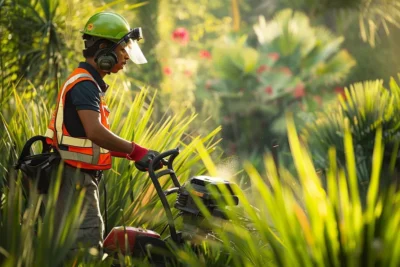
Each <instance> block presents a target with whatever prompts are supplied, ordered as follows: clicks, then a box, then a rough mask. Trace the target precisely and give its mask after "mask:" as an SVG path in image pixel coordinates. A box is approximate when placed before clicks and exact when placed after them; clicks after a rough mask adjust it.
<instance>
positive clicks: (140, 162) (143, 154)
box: [127, 143, 163, 172]
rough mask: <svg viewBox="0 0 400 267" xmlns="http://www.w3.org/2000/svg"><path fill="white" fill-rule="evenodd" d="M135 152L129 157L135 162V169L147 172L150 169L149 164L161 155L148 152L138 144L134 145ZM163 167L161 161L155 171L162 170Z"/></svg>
mask: <svg viewBox="0 0 400 267" xmlns="http://www.w3.org/2000/svg"><path fill="white" fill-rule="evenodd" d="M132 147H133V150H132V152H131V153H130V154H129V155H128V156H127V158H128V159H130V160H133V161H135V167H136V168H137V169H138V170H139V171H143V172H146V171H147V170H148V169H149V164H150V162H151V161H152V160H153V158H154V157H156V156H158V155H159V154H160V153H159V152H157V151H155V150H148V149H146V148H144V147H141V146H139V145H138V144H135V143H132ZM162 166H163V164H162V162H161V161H160V162H159V163H158V164H157V166H154V170H158V169H161V168H162Z"/></svg>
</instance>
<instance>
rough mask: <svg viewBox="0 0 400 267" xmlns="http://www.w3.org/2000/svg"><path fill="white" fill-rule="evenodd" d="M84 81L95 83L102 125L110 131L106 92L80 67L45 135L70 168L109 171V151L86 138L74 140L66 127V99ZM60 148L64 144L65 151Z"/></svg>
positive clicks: (65, 87)
mask: <svg viewBox="0 0 400 267" xmlns="http://www.w3.org/2000/svg"><path fill="white" fill-rule="evenodd" d="M81 81H92V82H94V83H95V84H96V86H97V88H98V89H99V94H100V99H101V101H100V115H101V124H103V126H104V127H106V128H107V129H110V125H109V123H108V115H109V114H110V111H109V109H108V108H107V105H106V103H105V102H104V92H103V91H102V90H101V89H100V86H99V85H98V84H97V82H96V81H95V80H94V78H93V77H92V75H90V73H89V72H88V71H87V70H85V69H82V68H77V69H75V70H74V71H73V72H72V74H71V75H70V76H69V77H68V79H67V81H66V82H65V83H64V84H63V86H62V87H61V90H60V92H59V93H58V98H57V106H56V108H55V110H54V112H53V114H52V117H51V120H50V124H49V127H48V129H47V131H46V134H45V136H46V141H47V143H48V144H50V145H52V146H53V147H55V148H56V149H57V150H58V152H59V153H60V156H61V158H62V159H63V161H64V162H65V163H67V164H69V165H71V166H74V167H76V168H82V169H90V170H107V169H110V168H111V154H110V151H108V150H106V149H104V148H101V147H99V146H98V145H96V144H95V143H93V142H92V141H91V140H89V139H88V138H86V137H72V136H71V135H70V134H69V133H68V131H67V129H66V128H65V125H64V106H65V96H66V95H67V93H68V91H69V90H71V89H72V88H73V87H74V86H75V84H77V83H79V82H81ZM60 145H62V149H60V147H59V146H60ZM65 148H66V149H65Z"/></svg>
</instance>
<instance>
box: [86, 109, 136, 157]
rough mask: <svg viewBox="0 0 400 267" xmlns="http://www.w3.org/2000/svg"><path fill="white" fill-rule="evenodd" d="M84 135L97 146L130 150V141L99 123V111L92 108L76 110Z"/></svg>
mask: <svg viewBox="0 0 400 267" xmlns="http://www.w3.org/2000/svg"><path fill="white" fill-rule="evenodd" d="M78 115H79V118H80V120H81V122H82V125H83V128H84V129H85V133H86V136H87V138H88V139H89V140H91V141H92V142H93V143H95V144H97V145H98V146H100V147H102V148H105V149H108V150H110V151H117V152H122V153H126V154H130V153H131V152H132V142H129V141H127V140H125V139H123V138H121V137H119V136H118V135H116V134H114V133H113V132H111V131H110V130H108V129H107V128H106V127H104V126H103V125H102V124H101V118H100V113H99V112H97V111H94V110H78Z"/></svg>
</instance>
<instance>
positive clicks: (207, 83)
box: [205, 80, 212, 90]
mask: <svg viewBox="0 0 400 267" xmlns="http://www.w3.org/2000/svg"><path fill="white" fill-rule="evenodd" d="M211 85H212V82H211V81H210V80H207V81H206V85H205V86H206V89H207V90H208V89H210V88H211Z"/></svg>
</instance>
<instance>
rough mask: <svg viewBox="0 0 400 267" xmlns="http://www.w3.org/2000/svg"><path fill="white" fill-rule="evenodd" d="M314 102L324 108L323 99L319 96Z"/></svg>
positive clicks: (315, 97)
mask: <svg viewBox="0 0 400 267" xmlns="http://www.w3.org/2000/svg"><path fill="white" fill-rule="evenodd" d="M313 98H314V101H315V102H317V104H318V106H322V97H321V96H319V95H316V96H314V97H313Z"/></svg>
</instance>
